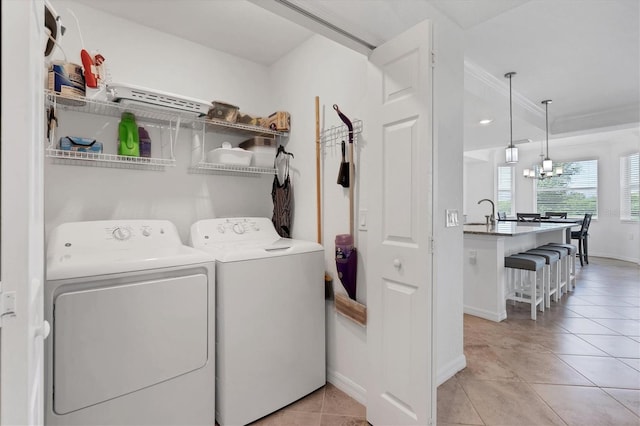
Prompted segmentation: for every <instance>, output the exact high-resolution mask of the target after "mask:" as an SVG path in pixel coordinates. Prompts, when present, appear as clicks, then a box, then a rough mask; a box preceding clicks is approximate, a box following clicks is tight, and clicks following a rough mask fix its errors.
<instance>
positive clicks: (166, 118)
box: [45, 90, 199, 126]
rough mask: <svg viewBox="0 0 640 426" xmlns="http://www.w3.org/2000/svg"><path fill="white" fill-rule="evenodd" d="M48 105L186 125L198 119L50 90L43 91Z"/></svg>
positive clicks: (188, 113) (185, 112)
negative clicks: (129, 115) (124, 113)
mask: <svg viewBox="0 0 640 426" xmlns="http://www.w3.org/2000/svg"><path fill="white" fill-rule="evenodd" d="M45 96H46V99H47V101H48V103H49V105H55V107H56V108H60V109H62V110H65V111H75V112H84V113H87V114H96V115H102V116H109V117H120V116H122V113H123V112H125V111H126V112H132V113H133V114H134V115H135V116H136V117H139V118H143V119H145V120H148V121H155V122H178V123H180V125H183V126H186V125H188V124H191V123H193V122H195V121H198V118H199V117H198V115H197V114H196V113H193V112H187V111H180V110H177V109H169V108H163V107H161V106H154V105H151V104H150V105H148V106H147V105H143V104H138V103H132V102H126V103H118V102H110V101H103V100H98V99H88V98H82V97H74V96H69V95H61V94H59V93H55V92H52V91H50V90H46V91H45Z"/></svg>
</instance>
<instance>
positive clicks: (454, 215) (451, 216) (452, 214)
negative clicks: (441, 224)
mask: <svg viewBox="0 0 640 426" xmlns="http://www.w3.org/2000/svg"><path fill="white" fill-rule="evenodd" d="M458 225H460V223H459V222H458V210H457V209H446V210H445V226H446V227H447V228H450V227H452V226H458Z"/></svg>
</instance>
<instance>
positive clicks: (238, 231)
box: [233, 223, 244, 234]
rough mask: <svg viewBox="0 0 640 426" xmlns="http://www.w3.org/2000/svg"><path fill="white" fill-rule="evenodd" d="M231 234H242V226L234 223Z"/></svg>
mask: <svg viewBox="0 0 640 426" xmlns="http://www.w3.org/2000/svg"><path fill="white" fill-rule="evenodd" d="M233 232H235V233H236V234H244V226H242V225H241V224H239V223H235V224H234V225H233Z"/></svg>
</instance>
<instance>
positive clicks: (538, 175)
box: [522, 99, 563, 179]
mask: <svg viewBox="0 0 640 426" xmlns="http://www.w3.org/2000/svg"><path fill="white" fill-rule="evenodd" d="M551 102H552V101H551V99H547V100H544V101H542V103H543V104H544V107H545V123H546V133H547V155H546V157H545V155H544V154H543V153H542V150H541V152H540V158H541V159H542V164H534V165H533V166H532V167H531V168H530V169H524V171H523V172H522V175H523V176H524V177H526V178H532V179H547V178H551V177H554V176H560V175H562V172H563V170H562V166H558V167H556V169H555V171H554V170H553V161H551V158H549V104H550V103H551Z"/></svg>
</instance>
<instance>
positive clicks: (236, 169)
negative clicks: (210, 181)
mask: <svg viewBox="0 0 640 426" xmlns="http://www.w3.org/2000/svg"><path fill="white" fill-rule="evenodd" d="M189 171H190V172H191V173H216V172H218V173H225V174H228V173H232V174H238V175H273V174H275V173H276V169H274V168H269V167H251V166H238V165H234V164H214V163H206V162H200V163H197V164H195V165H194V166H192V167H190V168H189Z"/></svg>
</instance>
